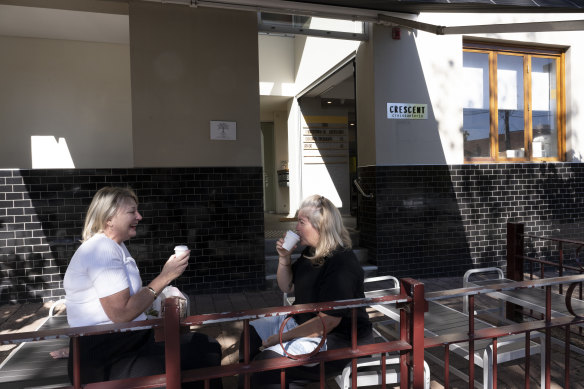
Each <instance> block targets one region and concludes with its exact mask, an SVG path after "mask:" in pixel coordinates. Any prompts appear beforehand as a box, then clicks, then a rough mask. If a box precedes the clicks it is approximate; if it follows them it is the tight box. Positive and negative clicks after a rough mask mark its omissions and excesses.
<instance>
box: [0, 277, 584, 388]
mask: <svg viewBox="0 0 584 389" xmlns="http://www.w3.org/2000/svg"><path fill="white" fill-rule="evenodd" d="M424 281H425V286H426V290H427V291H435V290H445V289H453V288H458V287H462V281H461V280H460V279H456V278H439V279H428V280H424ZM445 302H446V303H448V304H449V305H451V306H452V307H454V308H458V309H460V308H461V306H462V303H461V302H460V301H456V300H454V299H453V300H451V301H445ZM281 304H282V295H281V293H279V292H277V291H275V290H273V291H272V290H270V291H263V292H243V293H238V294H220V295H197V296H191V313H192V314H203V313H213V312H227V311H240V310H245V309H251V308H260V307H270V306H280V305H281ZM49 307H50V302H47V303H44V304H43V303H27V304H11V305H2V306H0V334H5V333H10V332H23V331H31V330H35V329H36V328H37V327H38V325H39V324H40V322H41V321H42V320H43V319H44V318H45V317H46V315H47V313H48V310H49ZM199 330H200V331H202V332H205V333H207V334H209V335H211V336H213V337H215V338H216V339H217V340H218V341H219V342H220V343H221V346H222V348H223V361H222V363H223V364H231V363H235V362H236V361H237V351H238V344H239V335H240V333H241V330H242V325H241V323H240V322H237V323H221V324H217V325H213V326H208V327H206V328H204V329H203V328H201V329H199ZM572 337H573V338H576V337H577V338H579V339H580V341H581V337H578V335H572ZM13 347H14V346H0V363H1V361H3V360H4V358H6V356H7V355H8V354H9V352H10V350H11V349H12V348H13ZM552 347H553V353H552V355H553V357H552V383H551V386H550V388H551V389H558V388H563V384H562V383H563V372H564V370H565V366H564V351H563V346H559V345H556V344H553V346H552ZM451 362H452V363H455V362H454V361H452V358H451ZM462 363H463V368H464V362H462ZM569 363H570V380H571V385H570V387H571V388H579V389H581V388H584V356H583V355H580V354H577V353H574V352H572V353H571V359H570V362H569ZM429 364H430V369H431V372H432V378H431V387H432V389H439V388H443V375H444V371H443V368H442V367H440V366H438V365H436V364H434V363H431V362H429ZM524 372H525V364H524V363H523V362H520V363H517V362H516V361H515V362H508V363H504V364H500V365H498V388H504V389H522V388H524V387H525V385H524V382H523V381H524ZM539 372H540V369H539V358H538V357H534V358H532V359H531V363H530V377H531V380H530V387H531V388H539V387H540V385H539ZM475 375H476V378H478V379H479V380H480V379H482V370H481V369H478V368H477V369H475ZM450 377H451V378H450V379H451V383H450V387H451V388H454V389H458V388H468V383H467V382H465V381H464V380H461V379H458V378H456V376H454V375H452V374H451V375H450ZM224 384H225V385H224V386H225V389H232V388H235V387H236V379H235V378H234V377H229V378H226V379H225V380H224ZM317 387H318V386H317V385H309V388H310V389H314V388H317ZM326 388H327V389H332V388H337V386H336V384H335V383H334V382H333V381H332V380H329V381H328V382H327V385H326ZM374 388H375V387H374ZM396 388H397V386H396Z"/></svg>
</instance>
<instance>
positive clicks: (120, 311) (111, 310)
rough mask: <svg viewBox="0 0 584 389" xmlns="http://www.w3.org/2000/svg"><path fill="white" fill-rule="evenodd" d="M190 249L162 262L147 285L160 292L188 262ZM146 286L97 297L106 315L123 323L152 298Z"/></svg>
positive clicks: (183, 269)
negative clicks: (136, 291)
mask: <svg viewBox="0 0 584 389" xmlns="http://www.w3.org/2000/svg"><path fill="white" fill-rule="evenodd" d="M190 254H191V252H190V250H188V251H185V252H182V253H180V254H178V255H171V256H170V258H168V261H166V263H165V264H164V267H163V268H162V271H161V272H160V274H159V275H158V277H156V278H154V279H153V280H152V282H151V283H150V284H149V285H148V287H150V288H152V289H153V290H154V291H155V292H156V293H160V292H161V291H162V289H164V288H165V287H166V286H167V285H168V284H170V283H171V282H172V281H173V280H174V279H176V278H178V277H179V276H180V275H181V274H182V273H183V272H184V271H185V269H186V268H187V265H188V264H189V256H190ZM148 287H144V288H142V289H141V290H140V291H138V293H136V294H134V295H132V296H130V289H129V288H126V289H124V290H122V291H120V292H118V293H114V294H112V295H110V296H107V297H102V298H100V299H99V301H100V303H101V306H102V307H103V310H104V311H105V313H106V315H107V316H108V317H109V318H110V320H111V321H113V322H114V323H124V322H128V321H132V320H134V319H135V318H136V317H138V316H139V315H140V314H142V313H143V312H144V311H145V310H146V309H147V308H148V307H149V306H150V305H151V304H152V301H153V300H154V296H153V294H152V292H151V291H150V290H149V288H148Z"/></svg>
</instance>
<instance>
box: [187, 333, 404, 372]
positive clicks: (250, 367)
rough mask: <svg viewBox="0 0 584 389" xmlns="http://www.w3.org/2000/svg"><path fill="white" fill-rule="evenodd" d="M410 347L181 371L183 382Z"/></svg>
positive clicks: (386, 345) (382, 346) (397, 344)
mask: <svg viewBox="0 0 584 389" xmlns="http://www.w3.org/2000/svg"><path fill="white" fill-rule="evenodd" d="M411 349H412V347H411V345H410V344H409V343H407V342H405V341H401V340H396V341H392V342H383V343H373V344H367V345H359V346H358V348H357V349H355V350H353V349H351V348H350V347H345V348H339V349H334V350H327V351H321V352H319V353H318V354H316V355H314V356H313V357H311V358H308V359H291V358H287V357H278V358H270V359H264V360H257V361H255V360H254V361H251V362H250V363H249V364H247V365H245V364H243V363H238V364H233V365H226V366H214V367H205V368H202V369H196V370H185V371H183V372H182V376H183V382H189V381H198V380H203V379H212V378H219V377H227V376H233V375H235V374H245V373H250V374H251V373H256V372H259V371H266V370H275V369H287V368H291V367H296V366H302V365H306V364H312V363H320V362H329V361H333V360H339V359H349V358H359V357H363V356H369V355H372V354H379V353H385V352H399V351H409V350H411Z"/></svg>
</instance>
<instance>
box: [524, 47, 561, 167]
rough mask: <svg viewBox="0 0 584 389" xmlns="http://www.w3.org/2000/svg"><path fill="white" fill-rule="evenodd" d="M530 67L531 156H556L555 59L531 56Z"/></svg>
mask: <svg viewBox="0 0 584 389" xmlns="http://www.w3.org/2000/svg"><path fill="white" fill-rule="evenodd" d="M531 67H532V71H531V89H532V107H533V108H532V113H531V115H532V123H533V157H534V158H546V157H557V156H558V129H557V125H556V123H557V108H556V107H557V100H556V61H555V60H554V59H552V58H538V57H533V58H532V60H531Z"/></svg>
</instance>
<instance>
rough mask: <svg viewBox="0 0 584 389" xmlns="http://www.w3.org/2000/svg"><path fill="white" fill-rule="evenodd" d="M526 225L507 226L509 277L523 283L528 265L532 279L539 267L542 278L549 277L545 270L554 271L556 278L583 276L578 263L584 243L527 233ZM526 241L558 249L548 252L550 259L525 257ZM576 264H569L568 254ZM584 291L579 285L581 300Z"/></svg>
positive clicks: (560, 286) (561, 286)
mask: <svg viewBox="0 0 584 389" xmlns="http://www.w3.org/2000/svg"><path fill="white" fill-rule="evenodd" d="M524 231H525V226H524V225H523V224H522V223H507V278H509V279H512V280H516V281H523V279H524V274H525V270H526V269H525V267H524V265H525V263H527V265H528V268H529V279H530V280H532V279H534V277H535V273H536V270H537V269H536V267H537V268H539V278H546V276H549V271H548V274H547V275H546V269H550V268H551V269H553V271H554V272H555V275H554V276H558V277H562V276H564V275H568V274H584V267H582V265H581V264H580V261H579V260H578V255H579V254H580V252H581V251H582V249H583V248H584V241H579V240H573V239H564V238H557V237H547V236H538V235H533V234H526V233H525V232H524ZM527 240H531V241H532V242H534V243H533V244H532V246H538V245H539V244H540V243H541V245H548V246H555V248H554V247H551V249H550V250H548V251H549V252H550V253H553V255H552V254H550V255H549V257H548V258H536V257H534V256H528V255H526V254H525V246H526V244H527V242H526V241H527ZM567 251H568V252H569V253H570V255H569V257H570V258H571V259H572V262H574V263H575V265H574V264H569V263H566V256H567V255H566V252H567ZM558 290H559V293H560V294H563V285H558ZM582 296H583V291H582V284H580V288H579V293H578V298H579V299H582Z"/></svg>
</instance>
